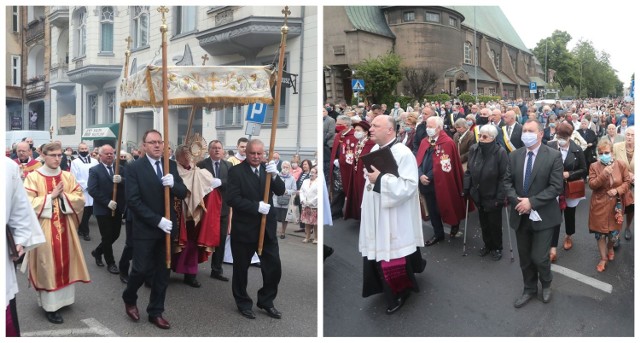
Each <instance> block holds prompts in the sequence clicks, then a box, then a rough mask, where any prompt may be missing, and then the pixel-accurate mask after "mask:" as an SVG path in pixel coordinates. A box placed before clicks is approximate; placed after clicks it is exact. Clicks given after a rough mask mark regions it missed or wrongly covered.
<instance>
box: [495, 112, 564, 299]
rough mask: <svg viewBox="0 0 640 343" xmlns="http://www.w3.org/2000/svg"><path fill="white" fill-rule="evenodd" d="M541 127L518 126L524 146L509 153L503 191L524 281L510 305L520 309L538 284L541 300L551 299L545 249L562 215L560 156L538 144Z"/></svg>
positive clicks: (530, 122) (533, 123) (534, 122)
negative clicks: (517, 295) (539, 284)
mask: <svg viewBox="0 0 640 343" xmlns="http://www.w3.org/2000/svg"><path fill="white" fill-rule="evenodd" d="M542 133H543V127H542V124H540V122H538V121H537V120H535V119H533V120H528V121H527V122H526V123H525V124H524V126H523V127H522V141H523V143H524V145H525V147H523V148H520V149H518V150H516V151H514V152H512V153H511V154H509V166H510V168H509V169H508V171H507V173H506V175H505V187H506V188H505V190H506V193H507V198H508V200H509V203H510V204H511V206H512V207H511V211H510V212H511V213H510V216H509V219H510V220H509V223H510V226H511V227H512V228H513V229H514V230H515V231H516V241H517V244H518V256H519V258H520V269H522V277H523V280H524V291H523V293H522V296H521V297H520V298H518V299H517V300H516V301H515V303H514V304H513V305H514V306H515V307H516V308H519V307H522V306H524V305H525V304H526V303H527V302H529V300H531V298H533V297H534V296H535V295H536V294H537V292H538V280H539V281H540V283H541V284H542V301H543V302H544V303H548V302H549V301H550V300H551V279H552V277H551V260H550V258H549V247H550V246H551V239H552V237H553V229H554V227H555V226H556V225H560V223H561V221H562V215H561V213H560V206H559V205H558V201H557V200H556V197H557V196H559V195H560V193H562V191H563V183H562V180H563V178H562V172H563V167H562V155H561V154H560V152H559V151H557V150H554V149H552V148H550V147H548V146H546V145H543V144H542Z"/></svg>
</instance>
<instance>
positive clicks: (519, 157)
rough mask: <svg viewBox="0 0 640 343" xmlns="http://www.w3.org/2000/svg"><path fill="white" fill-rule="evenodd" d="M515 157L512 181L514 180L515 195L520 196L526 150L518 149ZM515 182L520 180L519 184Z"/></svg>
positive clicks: (522, 185)
mask: <svg viewBox="0 0 640 343" xmlns="http://www.w3.org/2000/svg"><path fill="white" fill-rule="evenodd" d="M516 151H517V153H516V156H515V161H514V162H515V165H516V168H515V171H514V173H515V174H514V178H513V179H514V180H516V187H515V188H516V193H517V194H522V191H523V187H524V178H523V175H524V163H525V161H526V156H527V149H519V150H516ZM517 180H520V182H517Z"/></svg>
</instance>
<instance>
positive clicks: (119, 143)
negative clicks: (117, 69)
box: [111, 36, 133, 217]
mask: <svg viewBox="0 0 640 343" xmlns="http://www.w3.org/2000/svg"><path fill="white" fill-rule="evenodd" d="M125 41H126V42H127V50H125V52H124V56H125V58H124V71H123V75H124V78H125V79H126V78H127V77H128V74H129V57H130V56H131V51H130V50H129V49H130V48H131V42H132V41H133V39H131V36H129V37H127V39H125ZM123 126H124V107H122V106H121V107H120V122H118V140H117V141H116V153H115V155H116V167H115V169H114V172H113V175H120V150H121V149H122V127H123ZM117 196H118V184H117V183H114V184H113V196H112V199H111V200H113V201H114V202H116V199H117ZM111 216H112V217H115V216H116V210H111Z"/></svg>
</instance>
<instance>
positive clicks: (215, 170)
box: [197, 140, 232, 281]
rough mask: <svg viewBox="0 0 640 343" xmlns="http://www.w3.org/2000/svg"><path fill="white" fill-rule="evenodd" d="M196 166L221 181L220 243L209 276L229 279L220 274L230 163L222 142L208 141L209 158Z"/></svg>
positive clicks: (226, 218) (227, 222) (224, 236)
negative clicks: (225, 155) (225, 156)
mask: <svg viewBox="0 0 640 343" xmlns="http://www.w3.org/2000/svg"><path fill="white" fill-rule="evenodd" d="M197 166H198V168H202V169H206V170H208V171H209V172H210V173H211V175H213V177H214V178H216V179H220V182H221V183H222V184H221V185H220V187H219V188H218V189H219V190H220V194H222V208H221V209H220V245H219V246H218V247H217V248H216V251H214V252H213V254H212V255H211V277H212V278H214V279H218V280H221V281H229V278H228V277H226V276H224V275H222V260H223V259H224V249H225V242H226V240H227V229H228V227H229V205H227V196H226V191H227V179H228V176H229V169H231V167H232V165H231V163H230V162H227V161H225V160H224V149H223V147H222V142H220V141H219V140H212V141H211V142H209V158H207V159H205V160H202V161H200V162H198V164H197Z"/></svg>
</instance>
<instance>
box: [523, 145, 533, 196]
mask: <svg viewBox="0 0 640 343" xmlns="http://www.w3.org/2000/svg"><path fill="white" fill-rule="evenodd" d="M527 155H528V158H527V167H526V169H525V170H524V195H529V187H530V186H531V171H532V169H533V151H529V153H527Z"/></svg>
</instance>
